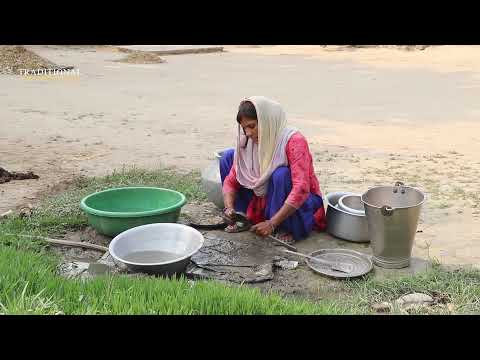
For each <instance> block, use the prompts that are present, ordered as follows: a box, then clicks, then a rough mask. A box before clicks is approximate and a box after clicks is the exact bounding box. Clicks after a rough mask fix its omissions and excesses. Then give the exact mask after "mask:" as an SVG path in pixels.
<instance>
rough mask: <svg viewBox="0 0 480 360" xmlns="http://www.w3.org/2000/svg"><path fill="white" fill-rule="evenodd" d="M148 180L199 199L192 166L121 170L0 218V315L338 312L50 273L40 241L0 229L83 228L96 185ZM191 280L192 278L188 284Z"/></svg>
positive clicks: (254, 293) (203, 287) (167, 285)
mask: <svg viewBox="0 0 480 360" xmlns="http://www.w3.org/2000/svg"><path fill="white" fill-rule="evenodd" d="M128 185H148V186H160V187H166V188H172V189H175V190H177V191H180V192H182V193H184V194H185V195H186V196H187V199H188V200H190V201H191V200H195V201H202V200H204V199H205V194H203V193H202V192H201V190H200V179H199V174H198V172H192V173H188V174H178V173H175V172H174V171H173V170H169V169H162V170H157V171H144V170H140V169H131V170H122V171H120V172H114V173H113V174H112V175H109V176H106V177H102V178H80V179H78V180H77V181H75V182H74V184H72V187H71V189H70V190H68V191H66V192H64V193H62V194H59V195H56V196H54V197H52V198H50V199H48V200H46V201H45V202H44V203H43V204H42V205H41V206H40V207H39V209H38V210H36V211H35V212H34V214H33V215H32V217H30V218H27V219H21V218H19V217H14V218H10V219H7V220H4V221H3V222H1V223H0V313H4V314H61V313H64V314H326V313H329V314H330V313H342V312H345V311H346V309H345V308H343V309H342V308H339V307H338V306H337V305H336V304H335V303H332V302H328V303H327V302H322V303H317V304H314V303H311V302H306V301H300V300H298V301H297V300H285V299H283V298H281V297H280V296H278V295H276V294H270V295H264V294H262V293H260V291H259V290H258V289H254V288H249V287H238V286H225V285H223V284H220V283H216V282H211V281H197V282H191V281H188V280H187V279H185V278H181V279H176V280H168V279H161V278H150V277H139V278H136V277H135V278H132V277H130V276H127V275H120V276H102V277H98V278H95V279H92V280H88V281H82V280H67V279H64V278H62V277H60V276H58V275H57V274H56V266H57V265H58V262H59V259H58V258H56V256H54V255H53V254H52V253H50V252H48V251H47V250H46V249H45V244H43V243H42V242H41V241H39V240H32V239H31V238H23V237H18V236H8V235H1V233H13V234H19V233H23V234H37V235H40V234H41V235H49V236H53V235H55V234H59V233H62V232H64V231H67V230H75V229H79V228H83V227H84V226H85V225H86V224H87V219H86V217H85V216H84V214H83V213H82V212H81V210H80V209H79V202H80V200H81V198H82V197H84V196H86V195H88V194H90V193H91V192H94V191H100V190H103V189H107V188H111V187H117V186H128ZM192 284H194V285H193V286H192Z"/></svg>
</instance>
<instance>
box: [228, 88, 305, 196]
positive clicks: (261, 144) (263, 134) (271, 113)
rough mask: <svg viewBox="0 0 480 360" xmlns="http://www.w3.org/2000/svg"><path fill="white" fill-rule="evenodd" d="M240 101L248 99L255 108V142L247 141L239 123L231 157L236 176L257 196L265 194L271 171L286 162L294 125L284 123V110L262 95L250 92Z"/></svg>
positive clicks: (284, 164)
mask: <svg viewBox="0 0 480 360" xmlns="http://www.w3.org/2000/svg"><path fill="white" fill-rule="evenodd" d="M244 101H250V102H251V103H252V104H253V105H254V106H255V110H256V112H257V118H258V144H254V143H253V141H248V142H247V138H246V136H245V134H244V132H243V129H242V127H241V126H240V124H239V125H238V139H237V148H236V151H235V158H234V162H235V165H236V172H237V180H238V182H239V183H240V185H242V186H244V187H246V188H247V189H252V190H253V191H254V192H255V194H256V195H257V196H265V195H266V194H267V190H268V181H269V179H270V176H271V175H272V173H273V172H274V171H275V170H276V169H277V168H278V167H280V166H287V165H288V159H287V154H286V146H287V143H288V141H289V140H290V137H291V136H292V135H293V134H295V133H296V132H297V129H295V128H292V127H288V126H287V118H286V115H285V112H284V111H283V109H282V107H281V106H280V104H279V103H277V102H275V101H273V100H270V99H268V98H266V97H263V96H252V97H249V98H247V99H245V100H244ZM245 144H247V146H246V147H245Z"/></svg>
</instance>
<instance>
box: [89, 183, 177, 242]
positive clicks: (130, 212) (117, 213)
mask: <svg viewBox="0 0 480 360" xmlns="http://www.w3.org/2000/svg"><path fill="white" fill-rule="evenodd" d="M185 203H186V199H185V195H183V194H182V193H179V192H178V191H174V190H170V189H162V188H156V187H125V188H116V189H109V190H104V191H99V192H97V193H94V194H91V195H88V196H86V197H85V198H83V199H82V201H81V202H80V208H81V209H82V210H83V211H85V213H86V214H87V217H88V222H89V224H90V226H92V227H93V228H94V229H95V230H97V232H99V233H101V234H104V235H107V236H112V237H114V236H117V235H118V234H120V233H122V232H124V231H126V230H128V229H131V228H134V227H137V226H141V225H146V224H153V223H175V222H177V220H178V217H179V216H180V210H181V208H182V206H183V205H185Z"/></svg>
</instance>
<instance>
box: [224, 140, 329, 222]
mask: <svg viewBox="0 0 480 360" xmlns="http://www.w3.org/2000/svg"><path fill="white" fill-rule="evenodd" d="M286 153H287V159H288V166H289V168H290V173H291V175H292V191H291V192H290V194H289V195H288V197H287V200H286V201H285V202H286V203H287V204H289V205H291V206H293V207H294V208H296V209H299V208H300V207H301V206H302V205H303V203H304V202H305V201H306V200H307V198H308V196H309V195H310V193H313V194H317V195H320V196H322V193H321V191H320V184H319V182H318V179H317V176H316V175H315V171H314V169H313V159H312V155H311V153H310V149H309V147H308V143H307V140H306V139H305V137H304V136H303V135H302V134H301V133H299V132H297V133H295V134H294V135H292V137H291V138H290V140H289V141H288V143H287V146H286ZM240 186H241V185H240V183H239V182H238V180H237V173H236V169H235V164H234V165H233V166H232V169H231V170H230V173H229V174H228V176H227V177H226V178H225V181H224V183H223V191H224V192H225V193H228V192H237V191H238V190H239V189H240ZM265 207H266V201H265V198H264V197H258V196H256V195H255V194H254V195H253V198H252V200H251V202H250V204H249V206H248V209H247V217H248V218H249V219H250V220H251V221H253V223H255V224H256V223H259V222H261V221H265V219H264V212H265ZM314 217H315V229H316V230H320V231H323V230H325V228H326V222H325V209H324V208H323V207H321V208H320V209H318V210H317V212H316V213H315V215H314Z"/></svg>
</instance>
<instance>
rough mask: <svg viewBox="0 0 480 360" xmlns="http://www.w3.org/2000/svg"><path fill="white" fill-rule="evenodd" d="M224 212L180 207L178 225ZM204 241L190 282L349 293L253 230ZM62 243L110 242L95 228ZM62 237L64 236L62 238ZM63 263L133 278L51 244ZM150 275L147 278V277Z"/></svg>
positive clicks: (216, 233) (211, 220)
mask: <svg viewBox="0 0 480 360" xmlns="http://www.w3.org/2000/svg"><path fill="white" fill-rule="evenodd" d="M220 214H221V212H220V210H219V209H217V208H216V207H215V206H214V205H213V204H209V203H189V204H187V205H186V206H185V207H184V208H183V209H182V215H181V217H180V221H179V222H180V223H188V222H191V221H193V220H194V221H195V222H200V223H204V224H215V223H217V222H218V221H221V217H220ZM199 231H201V232H202V234H203V235H204V238H205V242H204V245H203V247H202V248H201V249H200V250H199V251H198V252H197V253H196V254H194V255H193V256H192V258H191V262H190V264H189V265H188V266H187V269H186V271H185V275H186V276H187V277H188V278H190V279H192V280H214V281H219V282H223V283H229V284H234V285H248V286H253V287H256V288H258V289H260V290H261V291H262V292H264V293H270V292H275V293H277V294H279V295H281V296H285V297H301V298H308V299H310V300H313V301H316V300H320V299H325V298H329V299H332V298H334V299H337V298H339V296H340V295H341V294H344V293H345V292H346V291H347V290H346V288H345V286H344V284H343V281H339V280H333V279H329V278H324V277H322V276H319V275H318V274H316V273H314V272H313V271H311V270H310V269H309V268H308V266H307V265H306V263H305V262H303V261H299V259H298V258H296V257H294V256H292V255H288V254H285V253H284V252H283V249H284V248H283V247H282V246H278V245H277V244H276V243H274V242H272V241H271V240H269V239H263V238H260V237H258V236H255V235H254V234H252V233H250V232H242V233H237V234H229V233H226V232H224V231H223V230H212V231H206V230H199ZM61 238H62V239H63V240H68V241H73V242H81V243H90V244H96V245H101V246H105V247H108V245H109V243H110V241H111V238H110V237H107V236H103V235H101V234H99V233H97V232H96V231H95V230H94V229H93V228H91V227H88V226H87V227H85V228H83V229H81V230H78V231H72V232H68V233H66V234H64V235H63V236H62V237H61ZM59 239H60V237H59ZM51 249H52V250H53V251H54V252H55V253H57V254H59V255H60V257H61V259H62V262H61V264H60V265H59V268H58V272H59V273H60V274H61V275H62V276H65V277H67V278H81V279H84V278H92V277H94V276H96V275H101V274H105V273H107V272H108V273H117V274H127V275H130V276H136V275H139V276H143V274H134V273H131V272H130V271H128V269H127V268H126V267H125V266H124V265H122V264H120V263H118V262H116V261H114V260H113V258H112V257H111V255H110V254H109V253H108V251H107V252H102V251H97V250H90V249H83V248H76V247H67V246H51ZM145 276H146V275H145Z"/></svg>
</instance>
